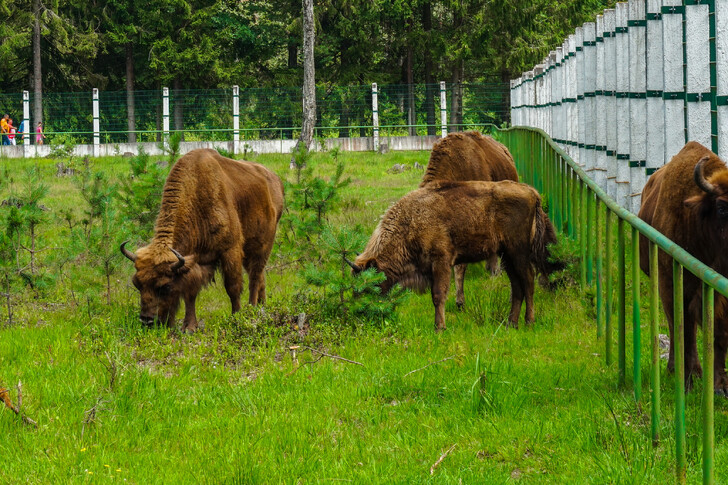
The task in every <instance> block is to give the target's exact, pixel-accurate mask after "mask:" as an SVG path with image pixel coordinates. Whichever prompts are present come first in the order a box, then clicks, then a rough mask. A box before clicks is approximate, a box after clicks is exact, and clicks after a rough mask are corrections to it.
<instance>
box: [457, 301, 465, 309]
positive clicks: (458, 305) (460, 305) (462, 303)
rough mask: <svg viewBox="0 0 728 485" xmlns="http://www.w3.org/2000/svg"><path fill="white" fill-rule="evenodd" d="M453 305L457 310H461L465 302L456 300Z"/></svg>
mask: <svg viewBox="0 0 728 485" xmlns="http://www.w3.org/2000/svg"><path fill="white" fill-rule="evenodd" d="M455 306H456V307H457V309H458V310H462V309H463V307H464V306H465V302H464V301H456V302H455Z"/></svg>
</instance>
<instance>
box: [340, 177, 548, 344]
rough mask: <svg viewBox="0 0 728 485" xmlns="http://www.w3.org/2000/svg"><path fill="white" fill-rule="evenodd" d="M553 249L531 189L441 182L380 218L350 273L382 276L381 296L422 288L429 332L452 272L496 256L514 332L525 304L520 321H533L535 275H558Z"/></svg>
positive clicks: (441, 316)
mask: <svg viewBox="0 0 728 485" xmlns="http://www.w3.org/2000/svg"><path fill="white" fill-rule="evenodd" d="M555 242H556V234H555V232H554V227H553V225H552V224H551V221H550V220H549V218H548V217H547V216H546V214H545V213H544V212H543V210H542V209H541V197H540V196H539V194H538V192H536V190H535V189H533V188H532V187H529V186H528V185H525V184H519V183H516V182H510V181H505V182H439V183H432V184H428V186H427V187H426V188H422V189H418V190H415V191H413V192H410V193H409V194H407V195H405V196H404V197H403V198H402V199H400V200H399V201H398V202H397V203H395V204H394V205H393V206H392V207H391V208H390V209H389V210H388V211H387V212H386V214H385V215H384V217H383V218H382V220H381V222H380V223H379V225H378V226H377V228H376V229H375V230H374V234H372V237H371V238H370V239H369V242H368V243H367V246H366V248H365V249H364V252H363V253H361V254H360V255H359V256H358V257H357V258H356V261H355V262H354V263H350V264H351V266H352V268H353V270H354V272H355V273H356V272H359V271H363V270H365V269H368V268H376V269H377V270H378V271H381V272H383V273H384V274H385V275H386V279H385V281H384V282H383V283H382V284H381V289H382V292H383V293H386V292H387V291H389V290H390V289H391V288H392V286H393V285H394V284H395V283H399V284H400V285H402V286H404V287H408V288H412V289H415V290H419V291H425V290H426V289H427V288H429V289H430V291H431V293H432V302H433V304H434V305H435V329H436V330H443V329H444V328H445V301H446V300H447V294H448V291H449V289H450V268H452V266H453V265H456V264H464V263H475V262H478V261H483V260H486V259H489V258H491V257H492V256H493V255H500V256H501V259H502V261H503V265H504V267H505V270H506V273H507V274H508V277H509V278H510V281H511V312H510V315H509V317H508V323H509V325H511V326H513V327H517V326H518V318H519V315H520V313H521V306H522V303H523V300H524V298H525V300H526V315H525V321H526V323H527V324H530V323H532V322H533V320H534V313H533V291H534V276H535V272H536V271H540V272H543V273H545V274H549V273H551V272H553V271H556V270H558V269H560V268H561V265H560V264H558V263H551V262H549V249H548V245H549V244H552V243H555Z"/></svg>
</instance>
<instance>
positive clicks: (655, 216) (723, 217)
mask: <svg viewBox="0 0 728 485" xmlns="http://www.w3.org/2000/svg"><path fill="white" fill-rule="evenodd" d="M639 217H640V218H641V219H642V220H644V221H645V222H647V223H648V224H650V225H651V226H652V227H654V228H655V229H657V230H658V231H660V232H661V233H662V234H664V235H665V236H667V237H668V238H670V239H671V240H672V241H674V242H675V243H677V244H678V245H679V246H681V247H683V248H684V249H685V250H686V251H688V252H689V253H690V254H692V255H693V256H695V257H696V258H697V259H699V260H700V261H702V262H703V263H705V264H706V265H708V266H710V267H711V268H713V269H714V270H715V271H717V272H718V273H721V274H723V275H728V252H726V246H728V168H727V167H726V165H725V163H723V161H722V160H720V159H719V158H718V156H717V155H716V154H714V153H713V152H711V151H710V150H708V149H707V148H705V147H704V146H702V145H701V144H699V143H697V142H690V143H688V144H687V145H685V146H684V147H683V149H682V150H680V152H679V153H678V154H677V155H675V156H674V157H673V158H672V160H671V161H670V163H668V164H667V165H665V166H663V167H662V168H660V169H659V170H658V171H657V172H655V173H654V174H653V175H652V176H651V177H650V179H649V181H648V182H647V184H646V185H645V188H644V189H643V191H642V206H641V208H640V211H639ZM648 258H649V244H648V241H647V239H646V238H644V237H642V236H640V266H641V267H642V270H643V271H644V272H645V273H648V272H649V259H648ZM658 266H659V271H658V278H659V290H660V299H661V300H662V306H663V309H664V310H665V314H666V315H667V320H668V326H669V328H670V353H669V359H668V363H667V366H668V369H669V370H671V371H672V370H674V367H675V354H674V344H673V340H674V339H673V336H674V330H673V322H674V306H673V304H674V299H673V282H672V258H670V256H669V255H667V254H666V253H664V252H662V251H660V252H659V256H658ZM683 295H684V296H683V303H684V322H685V381H686V382H685V384H686V387H687V388H690V386H691V385H692V378H693V376H700V375H702V368H701V367H700V361H699V360H698V349H697V343H696V337H697V326H698V322H699V321H700V317H701V308H702V295H701V283H700V280H699V279H698V278H697V277H695V276H693V274H692V273H690V272H689V271H686V272H685V275H684V293H683ZM714 338H715V374H714V375H715V390H716V393H718V394H721V395H725V396H728V376H726V371H725V358H726V349H728V300H726V298H725V297H723V296H721V295H719V294H717V293H716V295H715V335H714Z"/></svg>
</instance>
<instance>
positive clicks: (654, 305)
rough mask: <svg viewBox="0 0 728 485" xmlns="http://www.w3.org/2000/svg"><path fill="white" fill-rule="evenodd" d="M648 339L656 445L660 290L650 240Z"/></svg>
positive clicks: (658, 398)
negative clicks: (649, 343)
mask: <svg viewBox="0 0 728 485" xmlns="http://www.w3.org/2000/svg"><path fill="white" fill-rule="evenodd" d="M649 244H650V340H651V341H652V369H651V373H650V391H651V395H650V398H651V401H652V406H651V407H652V413H651V414H652V419H651V420H650V422H651V425H652V426H651V431H652V433H651V434H652V445H653V446H657V444H658V442H659V440H660V327H659V316H658V315H659V311H660V310H659V309H660V292H659V280H658V278H657V274H658V273H657V272H658V267H657V244H656V243H653V242H650V243H649Z"/></svg>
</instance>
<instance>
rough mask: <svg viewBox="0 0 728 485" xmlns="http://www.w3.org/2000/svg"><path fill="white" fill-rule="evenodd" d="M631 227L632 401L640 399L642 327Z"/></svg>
mask: <svg viewBox="0 0 728 485" xmlns="http://www.w3.org/2000/svg"><path fill="white" fill-rule="evenodd" d="M639 234H640V233H639V231H637V228H636V227H634V226H633V227H632V359H633V361H632V369H633V374H632V382H633V385H634V400H635V401H637V402H639V401H640V399H642V362H641V358H642V327H641V325H640V238H639Z"/></svg>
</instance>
